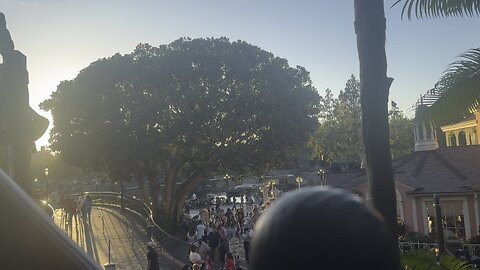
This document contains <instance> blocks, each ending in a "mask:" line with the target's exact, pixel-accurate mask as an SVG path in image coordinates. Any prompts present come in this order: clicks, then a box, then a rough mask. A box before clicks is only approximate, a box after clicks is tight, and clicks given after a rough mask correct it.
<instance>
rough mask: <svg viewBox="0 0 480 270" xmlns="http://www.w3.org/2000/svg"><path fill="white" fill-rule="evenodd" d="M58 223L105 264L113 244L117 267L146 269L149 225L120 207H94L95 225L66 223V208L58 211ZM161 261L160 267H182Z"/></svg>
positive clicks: (167, 261)
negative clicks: (130, 215)
mask: <svg viewBox="0 0 480 270" xmlns="http://www.w3.org/2000/svg"><path fill="white" fill-rule="evenodd" d="M55 223H56V224H57V226H59V227H60V228H61V229H62V230H64V231H65V233H66V234H67V235H68V236H69V237H70V238H71V239H72V240H73V241H74V242H75V243H77V244H78V245H79V246H80V247H81V248H82V249H84V250H85V252H86V253H87V254H88V255H90V256H91V257H92V258H93V260H95V261H96V262H98V263H99V264H100V265H101V266H103V265H104V264H106V263H108V262H109V257H108V246H109V243H110V262H112V263H115V265H116V269H129V270H130V269H131V270H136V269H139V270H141V269H146V265H147V259H146V248H145V247H146V245H145V243H146V242H147V235H146V231H145V228H144V226H143V225H142V224H139V223H138V222H136V221H135V218H128V215H122V213H121V211H120V210H119V209H118V210H117V209H112V208H103V207H94V208H93V210H92V218H91V224H89V223H88V222H83V221H82V219H80V218H79V219H78V221H77V223H76V222H75V221H73V222H72V223H73V224H72V226H71V227H70V226H68V225H67V226H65V222H64V220H63V219H62V211H61V210H57V211H56V213H55ZM159 260H160V269H165V270H174V269H179V267H178V266H177V265H175V264H172V263H171V262H170V261H169V260H167V259H163V258H162V257H160V258H159Z"/></svg>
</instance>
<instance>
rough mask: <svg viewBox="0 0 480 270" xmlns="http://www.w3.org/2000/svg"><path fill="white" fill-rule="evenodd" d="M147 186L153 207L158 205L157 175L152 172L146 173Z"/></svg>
mask: <svg viewBox="0 0 480 270" xmlns="http://www.w3.org/2000/svg"><path fill="white" fill-rule="evenodd" d="M147 180H148V186H149V191H150V198H151V200H152V204H153V206H154V207H155V208H158V207H159V200H158V198H159V195H160V183H159V180H158V177H157V175H155V174H153V173H149V174H148V175H147Z"/></svg>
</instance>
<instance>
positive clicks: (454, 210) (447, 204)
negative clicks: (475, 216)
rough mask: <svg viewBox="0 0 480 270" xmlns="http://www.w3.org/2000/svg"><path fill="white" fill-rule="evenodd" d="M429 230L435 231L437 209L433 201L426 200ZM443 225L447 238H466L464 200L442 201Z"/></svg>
mask: <svg viewBox="0 0 480 270" xmlns="http://www.w3.org/2000/svg"><path fill="white" fill-rule="evenodd" d="M425 206H426V209H427V226H428V232H431V233H435V210H434V208H433V201H426V202H425ZM440 207H441V209H442V225H443V234H444V237H445V239H456V238H459V239H465V217H464V216H463V201H461V200H454V201H442V202H440Z"/></svg>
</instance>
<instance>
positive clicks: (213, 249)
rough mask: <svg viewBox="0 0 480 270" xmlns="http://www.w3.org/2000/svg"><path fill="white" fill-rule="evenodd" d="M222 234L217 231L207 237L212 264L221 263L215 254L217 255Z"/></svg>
mask: <svg viewBox="0 0 480 270" xmlns="http://www.w3.org/2000/svg"><path fill="white" fill-rule="evenodd" d="M220 238H221V236H220V234H219V233H218V231H217V230H213V231H212V232H210V233H209V234H208V236H207V240H208V246H209V247H210V258H211V259H212V262H213V263H214V264H215V263H216V262H219V258H218V256H217V257H216V256H215V253H217V247H218V243H219V241H220Z"/></svg>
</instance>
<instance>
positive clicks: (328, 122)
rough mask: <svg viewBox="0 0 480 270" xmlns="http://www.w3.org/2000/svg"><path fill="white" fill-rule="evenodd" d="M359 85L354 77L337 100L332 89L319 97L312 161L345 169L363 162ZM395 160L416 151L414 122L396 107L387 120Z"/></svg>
mask: <svg viewBox="0 0 480 270" xmlns="http://www.w3.org/2000/svg"><path fill="white" fill-rule="evenodd" d="M361 121H362V119H361V107H360V82H359V81H358V80H357V79H356V78H355V76H353V75H352V76H351V77H350V78H349V79H348V80H347V82H346V83H345V88H344V90H341V91H340V93H339V95H338V97H337V98H334V97H333V94H332V91H331V90H330V89H327V90H325V95H324V96H320V114H319V122H320V125H319V128H318V129H317V131H316V133H315V134H314V135H313V136H312V138H311V139H310V141H309V145H310V147H311V148H312V149H313V158H315V159H319V160H323V161H324V162H327V163H329V164H333V163H335V164H338V165H340V167H341V169H342V170H348V169H353V168H355V167H359V166H360V164H361V162H363V161H364V160H362V159H363V157H362V154H363V145H362V136H361ZM388 122H389V127H390V147H391V154H392V158H394V159H396V158H399V157H403V156H405V155H407V154H409V153H411V152H412V151H413V145H414V138H413V127H412V120H410V119H408V118H407V117H405V115H404V114H403V112H402V111H400V110H399V109H398V108H397V107H393V108H392V110H391V111H390V112H389V117H388Z"/></svg>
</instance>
